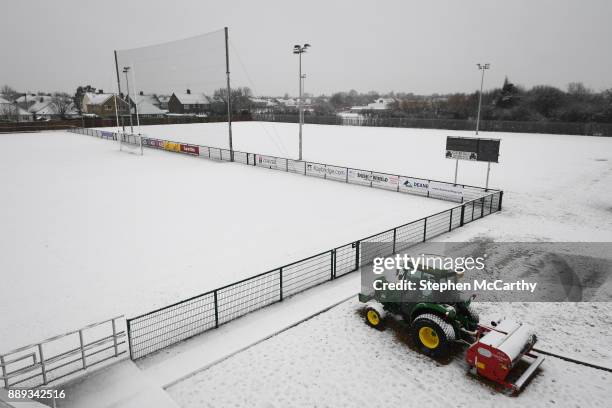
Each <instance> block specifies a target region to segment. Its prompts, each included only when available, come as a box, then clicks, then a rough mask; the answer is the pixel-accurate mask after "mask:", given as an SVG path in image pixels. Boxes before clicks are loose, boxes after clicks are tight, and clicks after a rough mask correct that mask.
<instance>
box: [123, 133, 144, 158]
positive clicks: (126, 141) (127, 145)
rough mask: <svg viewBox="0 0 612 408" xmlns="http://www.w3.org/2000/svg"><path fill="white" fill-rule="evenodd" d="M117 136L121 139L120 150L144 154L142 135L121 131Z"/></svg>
mask: <svg viewBox="0 0 612 408" xmlns="http://www.w3.org/2000/svg"><path fill="white" fill-rule="evenodd" d="M117 138H118V139H119V151H125V152H128V153H133V154H137V155H139V156H142V155H143V153H144V150H143V147H142V136H141V135H133V134H130V133H121V132H119V133H118V137H117Z"/></svg>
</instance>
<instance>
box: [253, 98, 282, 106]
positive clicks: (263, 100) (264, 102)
mask: <svg viewBox="0 0 612 408" xmlns="http://www.w3.org/2000/svg"><path fill="white" fill-rule="evenodd" d="M251 102H253V103H258V104H261V105H266V106H276V105H278V103H277V102H275V101H273V100H271V99H266V98H251Z"/></svg>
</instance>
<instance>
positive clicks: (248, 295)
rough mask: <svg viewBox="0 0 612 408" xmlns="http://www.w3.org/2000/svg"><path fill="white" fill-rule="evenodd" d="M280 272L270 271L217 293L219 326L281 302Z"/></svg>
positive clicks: (219, 290)
mask: <svg viewBox="0 0 612 408" xmlns="http://www.w3.org/2000/svg"><path fill="white" fill-rule="evenodd" d="M280 282H281V281H280V270H279V271H270V272H267V273H265V274H263V275H259V276H256V277H254V278H250V279H247V280H244V281H241V282H238V283H234V284H232V285H229V286H226V287H225V288H222V289H218V290H217V291H216V298H217V308H218V324H223V323H225V322H229V321H230V320H234V319H236V318H238V317H240V316H243V315H245V314H247V313H250V312H253V311H255V310H257V309H261V308H262V307H265V306H267V305H269V304H272V303H275V302H278V301H279V300H280Z"/></svg>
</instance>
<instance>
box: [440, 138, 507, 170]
mask: <svg viewBox="0 0 612 408" xmlns="http://www.w3.org/2000/svg"><path fill="white" fill-rule="evenodd" d="M499 144H500V140H499V139H480V138H473V137H454V136H448V137H447V138H446V158H447V159H459V160H472V161H481V162H490V163H491V162H493V163H498V162H499Z"/></svg>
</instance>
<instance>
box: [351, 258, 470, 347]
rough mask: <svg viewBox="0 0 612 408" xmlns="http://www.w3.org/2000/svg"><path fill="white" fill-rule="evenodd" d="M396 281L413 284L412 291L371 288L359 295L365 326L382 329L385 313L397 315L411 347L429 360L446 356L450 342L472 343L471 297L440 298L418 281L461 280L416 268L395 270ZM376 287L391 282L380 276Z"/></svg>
mask: <svg viewBox="0 0 612 408" xmlns="http://www.w3.org/2000/svg"><path fill="white" fill-rule="evenodd" d="M395 272H396V276H395V278H396V279H397V281H398V282H399V281H402V280H403V281H407V282H414V288H416V289H412V290H395V289H394V290H389V289H380V290H379V289H374V288H373V286H368V287H369V288H370V289H371V290H370V291H369V293H367V294H366V293H364V291H362V293H360V294H359V300H360V301H361V302H363V303H365V304H366V308H365V320H366V323H367V324H368V325H370V326H372V327H374V328H376V329H383V318H384V317H385V315H386V314H387V313H390V314H392V315H394V316H396V317H397V316H399V317H400V318H401V320H403V322H404V323H406V324H407V326H408V330H410V335H411V337H412V339H413V341H414V344H415V345H416V346H417V347H418V348H419V350H421V351H422V352H423V353H424V354H426V355H429V356H432V357H446V356H447V355H448V354H449V351H450V345H451V343H453V342H462V343H467V344H471V343H472V342H473V341H474V335H475V333H476V330H477V328H478V319H479V318H478V315H477V313H476V312H475V311H474V310H473V308H472V307H471V301H472V300H473V297H467V298H466V296H465V295H464V294H463V293H461V292H456V291H455V292H450V293H446V294H445V295H444V298H443V299H440V296H439V295H438V294H439V293H440V292H438V291H432V290H428V289H427V288H423V289H421V285H420V282H421V281H428V282H431V283H433V284H435V283H438V284H440V283H448V282H453V283H455V284H456V283H457V279H458V278H460V277H461V274H458V273H457V272H455V271H452V270H444V269H436V268H426V267H421V266H419V267H418V268H417V269H416V270H414V268H413V266H412V265H411V264H409V265H408V269H404V270H397V271H395ZM375 281H380V282H379V284H378V285H376V286H377V287H383V286H384V285H382V284H384V283H389V282H391V281H393V279H387V278H386V277H385V276H380V277H378V278H376V279H375Z"/></svg>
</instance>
